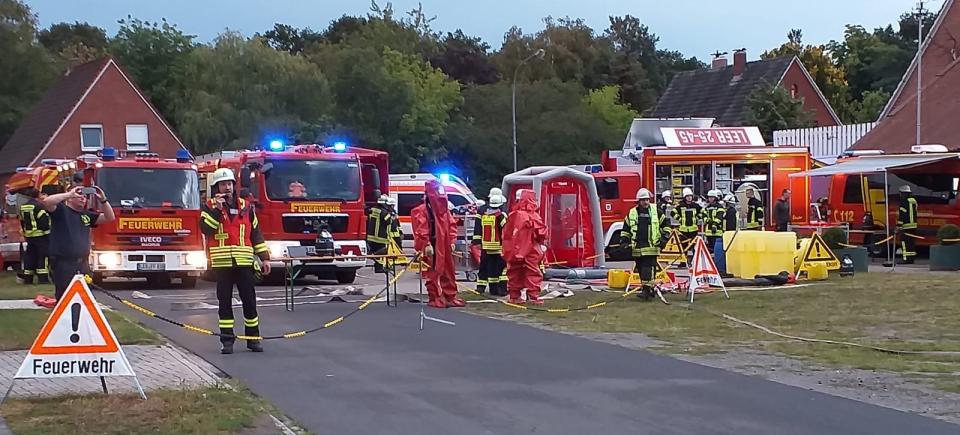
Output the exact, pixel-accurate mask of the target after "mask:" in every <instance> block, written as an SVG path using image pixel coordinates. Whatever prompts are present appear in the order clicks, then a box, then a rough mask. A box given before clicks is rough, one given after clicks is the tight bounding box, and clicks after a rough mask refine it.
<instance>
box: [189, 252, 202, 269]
mask: <svg viewBox="0 0 960 435" xmlns="http://www.w3.org/2000/svg"><path fill="white" fill-rule="evenodd" d="M184 260H185V262H186V263H187V265H189V266H203V265H204V264H206V263H207V256H206V255H204V253H203V252H190V253H188V254H187V255H186V258H185V259H184Z"/></svg>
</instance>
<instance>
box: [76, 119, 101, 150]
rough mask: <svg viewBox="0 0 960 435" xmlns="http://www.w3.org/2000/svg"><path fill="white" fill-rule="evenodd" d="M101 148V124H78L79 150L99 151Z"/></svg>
mask: <svg viewBox="0 0 960 435" xmlns="http://www.w3.org/2000/svg"><path fill="white" fill-rule="evenodd" d="M101 149H103V125H100V124H82V125H81V126H80V150H81V151H99V150H101Z"/></svg>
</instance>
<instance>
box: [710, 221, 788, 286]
mask: <svg viewBox="0 0 960 435" xmlns="http://www.w3.org/2000/svg"><path fill="white" fill-rule="evenodd" d="M723 245H724V246H725V247H729V248H728V249H727V252H725V253H724V254H725V257H726V269H727V273H729V274H731V275H733V276H735V277H737V278H745V279H753V278H754V277H755V276H757V275H776V274H778V273H780V272H784V271H787V272H792V271H794V270H795V267H794V256H795V251H796V247H797V235H796V233H792V232H782V233H778V232H773V231H740V232H734V231H727V232H726V233H724V234H723Z"/></svg>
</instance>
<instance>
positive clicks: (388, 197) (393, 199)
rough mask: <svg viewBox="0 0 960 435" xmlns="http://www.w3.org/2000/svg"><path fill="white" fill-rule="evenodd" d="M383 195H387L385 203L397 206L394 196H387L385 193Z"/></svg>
mask: <svg viewBox="0 0 960 435" xmlns="http://www.w3.org/2000/svg"><path fill="white" fill-rule="evenodd" d="M384 196H386V197H387V205H389V206H393V207H396V206H397V199H396V198H394V197H392V196H387V195H384Z"/></svg>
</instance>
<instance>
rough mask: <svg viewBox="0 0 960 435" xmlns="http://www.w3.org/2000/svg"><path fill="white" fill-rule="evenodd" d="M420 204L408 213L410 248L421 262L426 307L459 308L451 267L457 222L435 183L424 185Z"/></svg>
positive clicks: (463, 304) (435, 181)
mask: <svg viewBox="0 0 960 435" xmlns="http://www.w3.org/2000/svg"><path fill="white" fill-rule="evenodd" d="M424 190H425V193H426V194H425V195H424V202H423V204H420V205H418V206H417V207H416V208H414V209H413V210H412V211H411V212H410V217H411V219H412V221H413V247H414V248H415V249H416V250H417V252H419V253H420V255H421V258H423V262H424V269H425V270H424V271H423V272H421V273H423V277H424V278H425V279H426V280H427V294H428V295H429V297H430V303H429V304H428V305H430V306H431V307H435V308H446V307H462V306H465V305H466V303H465V302H464V301H463V299H460V298H458V297H457V281H456V276H455V273H456V271H455V270H454V265H453V250H454V243H455V242H456V240H457V221H456V219H454V217H453V215H452V214H451V213H450V210H449V209H448V208H447V194H446V192H445V191H444V189H443V185H441V184H440V182H439V181H437V180H428V181H427V183H426V185H425V186H424Z"/></svg>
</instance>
